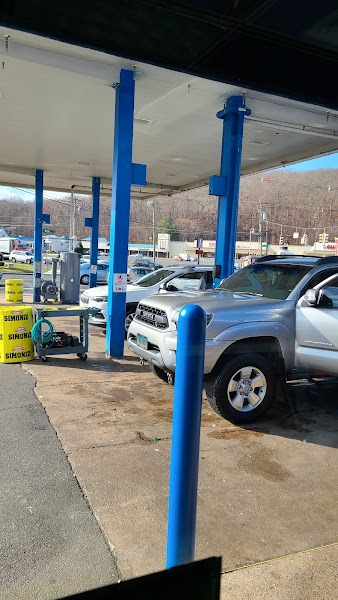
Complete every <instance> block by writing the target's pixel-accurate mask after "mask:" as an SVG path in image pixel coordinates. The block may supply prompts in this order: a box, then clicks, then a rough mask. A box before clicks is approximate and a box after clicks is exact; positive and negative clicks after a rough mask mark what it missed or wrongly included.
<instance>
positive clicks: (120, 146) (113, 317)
mask: <svg viewBox="0 0 338 600" xmlns="http://www.w3.org/2000/svg"><path fill="white" fill-rule="evenodd" d="M134 95H135V81H134V76H133V72H132V71H126V70H125V69H121V72H120V83H119V85H118V86H117V87H116V99H115V130H114V157H113V174H112V212H111V221H110V259H109V283H108V314H107V330H106V353H107V355H108V356H112V357H116V358H120V357H121V356H123V346H124V331H125V330H124V321H125V307H126V292H125V291H124V289H125V282H126V277H127V276H126V273H127V268H128V237H129V215H130V188H131V183H132V170H133V167H132V147H133V120H134ZM119 276H121V277H122V278H123V281H122V284H121V285H120V286H118V285H115V286H114V280H115V277H116V278H117V277H119ZM119 288H120V290H122V291H118V290H119Z"/></svg>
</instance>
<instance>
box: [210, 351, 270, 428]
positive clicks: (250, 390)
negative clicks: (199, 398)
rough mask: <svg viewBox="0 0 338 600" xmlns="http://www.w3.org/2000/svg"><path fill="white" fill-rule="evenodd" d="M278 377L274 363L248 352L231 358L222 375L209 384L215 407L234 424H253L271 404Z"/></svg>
mask: <svg viewBox="0 0 338 600" xmlns="http://www.w3.org/2000/svg"><path fill="white" fill-rule="evenodd" d="M276 383H277V377H276V374H275V373H274V370H273V366H272V365H271V360H268V359H267V358H265V356H262V355H261V354H256V353H254V352H253V353H247V354H240V355H238V356H235V357H234V358H231V359H230V360H229V361H228V362H227V363H226V364H225V365H224V367H223V368H222V370H221V371H220V372H218V374H217V375H216V376H215V377H214V378H213V377H209V378H208V380H207V381H206V383H205V390H206V393H207V398H208V401H209V403H210V405H211V406H212V408H213V409H214V410H215V411H216V412H217V413H218V414H219V415H220V416H221V417H223V418H224V419H228V420H229V421H231V422H232V423H250V422H251V421H253V420H254V419H256V418H257V417H258V416H259V415H261V414H262V413H263V412H264V411H265V410H266V409H267V407H268V406H269V404H270V403H271V401H272V399H273V397H274V394H275V391H276Z"/></svg>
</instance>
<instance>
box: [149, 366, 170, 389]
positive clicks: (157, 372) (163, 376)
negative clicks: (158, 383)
mask: <svg viewBox="0 0 338 600" xmlns="http://www.w3.org/2000/svg"><path fill="white" fill-rule="evenodd" d="M149 368H150V370H151V371H152V372H153V373H154V375H156V377H158V378H159V379H162V381H165V383H169V384H170V385H174V377H175V376H174V375H172V377H171V378H170V381H169V379H168V373H167V372H166V371H163V369H160V367H157V366H156V365H152V364H151V363H149Z"/></svg>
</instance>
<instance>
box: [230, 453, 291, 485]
mask: <svg viewBox="0 0 338 600" xmlns="http://www.w3.org/2000/svg"><path fill="white" fill-rule="evenodd" d="M272 456H273V453H272V452H271V450H268V448H262V447H259V448H257V449H256V450H254V451H253V452H251V454H249V455H248V456H246V457H245V458H244V459H241V460H240V461H239V462H238V468H239V469H241V470H243V471H246V472H247V473H253V474H254V475H260V476H261V477H264V479H268V480H269V481H276V482H277V481H285V479H289V477H291V475H292V474H291V473H290V471H288V470H287V469H286V468H285V467H283V465H282V464H281V463H280V462H278V461H276V460H274V459H273V458H272Z"/></svg>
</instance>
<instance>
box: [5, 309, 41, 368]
mask: <svg viewBox="0 0 338 600" xmlns="http://www.w3.org/2000/svg"><path fill="white" fill-rule="evenodd" d="M32 327H33V310H32V307H31V306H1V307H0V362H3V363H17V362H23V361H28V360H33V358H34V344H33V342H32V336H31V330H32Z"/></svg>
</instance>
